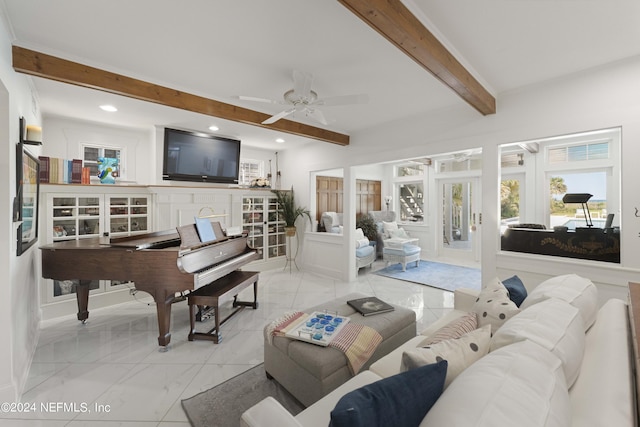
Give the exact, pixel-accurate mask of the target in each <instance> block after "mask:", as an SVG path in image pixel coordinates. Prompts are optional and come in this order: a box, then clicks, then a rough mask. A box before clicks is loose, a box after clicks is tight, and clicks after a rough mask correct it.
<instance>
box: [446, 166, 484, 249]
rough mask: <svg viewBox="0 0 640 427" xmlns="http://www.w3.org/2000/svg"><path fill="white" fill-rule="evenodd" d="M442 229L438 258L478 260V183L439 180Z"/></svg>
mask: <svg viewBox="0 0 640 427" xmlns="http://www.w3.org/2000/svg"><path fill="white" fill-rule="evenodd" d="M438 188H439V201H440V209H439V212H440V219H439V222H438V223H439V224H440V227H441V230H442V231H441V233H440V239H439V242H440V244H439V251H438V252H439V254H440V255H445V256H447V257H451V258H458V259H464V260H468V261H479V260H480V225H481V224H482V217H481V214H480V197H481V191H480V179H479V178H476V177H471V178H447V179H440V180H438Z"/></svg>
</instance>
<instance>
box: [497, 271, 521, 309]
mask: <svg viewBox="0 0 640 427" xmlns="http://www.w3.org/2000/svg"><path fill="white" fill-rule="evenodd" d="M502 284H503V285H504V287H505V288H507V291H509V298H510V299H511V301H513V302H514V303H515V305H517V306H518V307H520V305H522V302H523V301H524V299H525V298H526V297H527V289H526V288H525V287H524V283H522V280H520V278H519V277H518V276H511V277H509V278H508V279H504V280H503V281H502Z"/></svg>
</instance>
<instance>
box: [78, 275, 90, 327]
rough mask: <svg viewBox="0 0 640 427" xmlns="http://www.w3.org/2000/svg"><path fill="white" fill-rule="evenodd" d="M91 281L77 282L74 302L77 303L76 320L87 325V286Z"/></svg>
mask: <svg viewBox="0 0 640 427" xmlns="http://www.w3.org/2000/svg"><path fill="white" fill-rule="evenodd" d="M90 284H91V280H79V281H78V284H77V285H76V301H77V302H78V320H80V321H81V322H82V323H87V319H88V318H89V285H90Z"/></svg>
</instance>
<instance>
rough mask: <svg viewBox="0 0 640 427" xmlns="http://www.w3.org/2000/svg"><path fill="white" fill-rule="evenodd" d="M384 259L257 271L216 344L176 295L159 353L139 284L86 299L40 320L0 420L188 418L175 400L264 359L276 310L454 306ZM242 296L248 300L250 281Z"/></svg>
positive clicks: (150, 309)
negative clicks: (340, 301) (95, 304)
mask: <svg viewBox="0 0 640 427" xmlns="http://www.w3.org/2000/svg"><path fill="white" fill-rule="evenodd" d="M383 266H384V263H383V262H382V261H376V263H374V266H373V268H372V269H369V268H364V269H361V270H360V274H359V276H358V280H357V281H354V282H350V283H348V282H346V283H345V282H341V281H338V280H334V279H330V278H327V277H323V276H319V275H316V274H312V273H308V272H303V271H293V272H292V273H289V271H288V270H286V271H282V270H271V271H267V272H263V273H261V274H260V281H259V291H258V302H259V307H258V309H257V310H252V309H250V308H247V309H245V310H244V311H243V312H241V313H239V314H238V315H237V316H234V317H233V318H231V319H230V320H229V321H228V322H227V323H225V325H223V327H222V328H221V329H222V331H221V332H222V336H223V340H222V342H221V343H220V344H217V345H216V344H213V343H212V342H210V341H191V342H189V341H188V340H187V335H188V333H189V318H188V306H187V303H186V301H184V302H180V303H177V304H174V306H173V310H172V319H171V334H172V336H171V345H170V348H169V351H167V352H160V351H159V347H158V345H157V335H158V330H157V324H156V314H155V306H154V305H153V304H150V303H153V300H152V299H151V298H150V297H148V296H147V294H145V293H143V292H141V293H139V294H138V296H139V299H138V300H137V301H134V302H128V303H125V304H120V305H117V306H113V307H109V308H105V309H96V310H92V311H91V307H90V311H91V314H90V317H89V322H87V323H86V324H84V325H83V324H81V323H80V322H78V321H77V320H76V319H75V317H66V318H63V319H56V320H51V321H47V322H45V323H44V324H43V325H42V328H41V331H40V336H39V340H38V346H37V350H36V353H35V355H34V359H33V361H32V364H31V369H30V372H29V378H28V382H27V384H26V387H25V390H24V393H23V395H22V399H21V403H22V404H23V405H25V408H22V412H20V413H9V414H7V413H5V412H4V411H3V412H2V413H0V426H12V427H13V426H16V427H32V426H46V427H49V426H55V427H62V426H68V427H84V426H92V427H93V426H98V427H115V426H120V427H156V426H159V427H188V426H189V422H188V420H187V418H186V415H185V413H184V412H183V410H182V406H181V403H180V402H181V400H182V399H186V398H188V397H191V396H193V395H195V394H197V393H199V392H201V391H204V390H207V389H209V388H211V387H214V386H215V385H217V384H219V383H221V382H223V381H225V380H227V379H229V378H232V377H234V376H235V375H237V374H239V373H241V372H244V371H246V370H247V369H249V368H251V367H252V366H255V365H257V364H259V363H262V361H263V337H262V329H263V327H264V325H266V324H267V323H268V322H269V321H271V320H273V319H275V318H277V317H278V316H279V315H281V314H282V313H284V312H287V311H290V310H293V309H299V308H305V307H308V306H311V305H315V304H319V303H321V302H322V301H326V300H331V299H334V298H337V297H340V296H343V295H346V294H348V293H351V292H361V293H364V294H369V295H376V296H378V297H379V298H381V299H383V300H385V301H388V302H391V303H394V304H399V305H402V306H405V307H409V308H411V309H413V310H415V312H416V316H417V321H418V330H421V329H422V328H423V327H424V326H426V325H428V324H430V323H431V322H433V321H434V320H435V319H437V318H438V317H440V316H442V315H443V314H444V313H446V312H447V311H448V310H450V309H452V307H453V294H452V293H451V292H447V291H442V290H438V289H435V288H431V287H428V286H422V285H418V284H412V283H409V282H404V281H398V280H395V279H390V278H385V277H382V276H378V275H375V274H370V272H371V271H373V270H376V269H378V268H382V267H383ZM240 297H241V299H242V298H244V299H250V298H251V297H252V291H251V289H247V290H245V291H243V293H242V294H241V295H240ZM89 304H91V302H89ZM230 309H231V308H230V305H229V307H227V310H230ZM223 314H224V313H223ZM209 325H210V323H202V324H198V325H196V326H197V329H198V330H208V329H210V327H211V326H209ZM207 326H209V328H207ZM15 409H17V408H15ZM26 410H30V412H26Z"/></svg>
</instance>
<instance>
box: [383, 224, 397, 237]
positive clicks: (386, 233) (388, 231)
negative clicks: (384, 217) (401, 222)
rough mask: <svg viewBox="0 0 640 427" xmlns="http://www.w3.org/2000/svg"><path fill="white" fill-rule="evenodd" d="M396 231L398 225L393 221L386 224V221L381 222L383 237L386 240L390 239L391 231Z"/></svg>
mask: <svg viewBox="0 0 640 427" xmlns="http://www.w3.org/2000/svg"><path fill="white" fill-rule="evenodd" d="M397 229H398V223H397V222H395V221H392V222H387V221H382V230H383V231H384V236H385V237H386V238H389V237H391V232H392V231H393V230H397Z"/></svg>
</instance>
